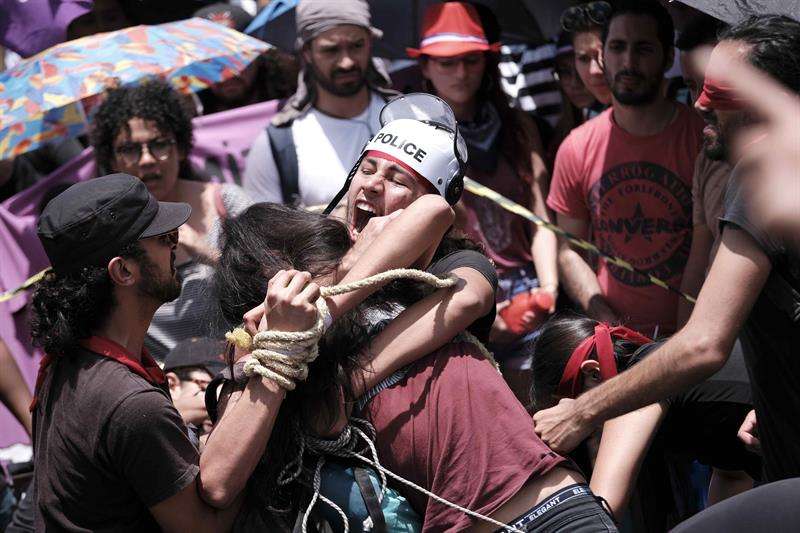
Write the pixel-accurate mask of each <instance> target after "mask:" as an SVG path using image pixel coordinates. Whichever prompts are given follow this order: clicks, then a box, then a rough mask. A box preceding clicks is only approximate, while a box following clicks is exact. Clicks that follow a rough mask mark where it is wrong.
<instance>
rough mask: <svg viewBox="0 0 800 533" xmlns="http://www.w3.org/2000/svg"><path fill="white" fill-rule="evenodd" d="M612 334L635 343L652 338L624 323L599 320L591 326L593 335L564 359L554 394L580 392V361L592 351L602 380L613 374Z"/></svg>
mask: <svg viewBox="0 0 800 533" xmlns="http://www.w3.org/2000/svg"><path fill="white" fill-rule="evenodd" d="M613 338H618V339H625V340H627V341H631V342H635V343H637V344H647V343H650V342H653V341H652V339H649V338H648V337H645V336H644V335H642V334H641V333H638V332H636V331H633V330H632V329H629V328H626V327H625V326H614V327H610V326H609V325H608V324H606V323H605V322H601V323H600V324H597V325H596V326H595V327H594V335H592V336H591V337H587V338H586V339H584V340H583V342H581V343H580V344H579V345H578V347H577V348H575V351H573V352H572V355H571V356H570V357H569V360H568V361H567V365H566V366H565V367H564V373H563V374H562V375H561V382H560V383H559V384H558V395H559V396H561V397H564V398H577V397H578V395H580V393H581V392H583V380H582V378H581V364H583V362H584V361H586V360H587V359H589V356H590V355H592V352H595V351H596V353H597V362H598V363H599V365H600V377H602V378H603V380H604V381H605V380H606V379H609V378H613V377H614V376H616V375H617V362H616V360H615V359H614V341H613V340H612V339H613Z"/></svg>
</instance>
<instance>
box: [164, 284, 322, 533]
mask: <svg viewBox="0 0 800 533" xmlns="http://www.w3.org/2000/svg"><path fill="white" fill-rule="evenodd" d="M318 297H319V287H318V286H317V285H316V284H315V283H312V282H311V276H310V275H309V274H308V273H307V272H297V271H280V272H279V273H278V274H277V275H276V276H274V277H273V278H272V279H271V280H270V282H269V288H268V290H267V295H266V298H265V307H266V309H267V311H266V314H265V318H267V319H268V321H269V323H270V326H269V327H270V329H275V330H281V331H298V330H303V329H307V328H309V327H311V325H313V323H314V321H315V320H316V306H315V305H314V303H313V302H315V301H316V299H317V298H318ZM266 322H267V320H265V321H264V324H262V325H261V329H265V327H266ZM285 394H286V393H285V391H284V390H283V389H282V388H280V387H279V386H278V385H277V384H276V383H274V382H273V381H271V380H268V379H265V378H261V377H253V378H251V379H249V380H248V382H247V385H246V387H245V388H244V390H243V391H240V392H236V393H234V395H232V396H231V398H230V399H229V401H228V405H227V408H226V409H225V412H224V414H223V415H222V417H221V419H220V420H219V421H218V422H217V425H216V427H215V431H214V432H212V433H211V435H210V436H209V438H208V440H207V442H206V445H205V448H204V450H203V454H202V455H201V456H200V474H199V475H198V478H197V482H196V483H195V484H190V485H189V486H188V487H186V488H185V489H184V490H182V491H181V492H179V493H178V494H176V495H175V496H172V497H171V498H168V499H167V500H165V501H163V502H161V503H159V504H157V505H155V506H154V507H152V508H151V509H150V511H151V512H152V513H153V516H154V517H155V519H156V521H157V522H158V524H159V526H161V528H162V529H163V530H164V531H185V530H186V529H187V528H191V529H192V530H194V531H227V530H228V529H230V527H231V526H232V524H233V520H234V519H235V517H236V514H237V513H238V511H239V506H240V505H241V502H242V490H243V489H244V486H245V484H246V482H247V479H248V478H249V476H250V474H251V473H252V471H253V469H254V468H255V466H256V464H257V463H258V460H259V459H260V457H261V455H262V454H263V453H264V449H265V448H266V444H267V441H268V439H269V435H270V433H271V431H272V426H273V424H274V423H275V417H276V416H277V413H278V409H279V408H280V404H281V402H282V401H283V398H284V396H285ZM187 521H188V522H187Z"/></svg>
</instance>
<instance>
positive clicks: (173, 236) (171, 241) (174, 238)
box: [156, 230, 178, 248]
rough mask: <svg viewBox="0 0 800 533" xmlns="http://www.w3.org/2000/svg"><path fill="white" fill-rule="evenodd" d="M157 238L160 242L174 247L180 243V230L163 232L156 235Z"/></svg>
mask: <svg viewBox="0 0 800 533" xmlns="http://www.w3.org/2000/svg"><path fill="white" fill-rule="evenodd" d="M156 239H158V242H159V244H161V245H163V246H169V247H170V248H172V247H173V246H177V245H178V230H175V231H170V232H169V233H162V234H161V235H156Z"/></svg>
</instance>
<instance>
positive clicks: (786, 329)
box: [720, 170, 800, 481]
mask: <svg viewBox="0 0 800 533" xmlns="http://www.w3.org/2000/svg"><path fill="white" fill-rule="evenodd" d="M736 174H737V173H736V170H734V172H733V174H732V176H731V180H730V182H729V184H728V190H727V192H726V195H725V214H724V216H723V217H722V218H721V219H720V221H721V225H722V228H723V232H725V231H745V232H747V234H749V235H750V237H752V238H753V240H754V241H755V242H756V243H757V244H758V246H759V247H760V248H761V250H762V251H763V252H764V254H766V255H767V257H768V258H769V260H770V262H771V264H772V270H771V272H770V276H769V278H768V279H767V282H766V284H765V286H764V289H763V290H762V291H761V294H760V295H759V297H758V299H757V300H756V302H755V304H754V305H753V308H752V310H751V311H750V315H749V316H748V317H747V321H746V322H745V324H744V327H743V328H742V331H741V333H740V338H741V340H742V345H743V348H744V357H745V363H746V365H747V370H748V373H749V374H750V383H751V386H752V390H753V402H754V404H755V408H756V415H757V419H758V432H759V437H760V440H761V447H762V451H763V455H764V474H765V478H766V481H776V480H779V479H784V478H788V477H797V476H800V424H798V421H797V416H798V406H800V319H798V316H797V312H798V306H800V257H799V256H798V255H797V252H796V251H793V250H794V248H793V247H792V246H791V245H790V243H788V242H784V241H782V240H780V239H776V238H774V237H773V236H770V235H768V234H767V233H766V232H765V231H764V230H763V229H762V228H761V227H759V226H758V225H757V224H756V223H755V222H754V221H753V220H752V219H751V218H750V217H749V215H748V213H747V201H748V198H747V194H746V191H745V190H744V189H743V187H742V184H741V183H740V180H739V179H737V176H736Z"/></svg>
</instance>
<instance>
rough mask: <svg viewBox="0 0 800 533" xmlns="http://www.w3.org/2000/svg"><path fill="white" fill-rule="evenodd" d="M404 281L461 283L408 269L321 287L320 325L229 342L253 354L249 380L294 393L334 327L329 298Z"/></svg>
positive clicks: (232, 335) (238, 334) (239, 335)
mask: <svg viewBox="0 0 800 533" xmlns="http://www.w3.org/2000/svg"><path fill="white" fill-rule="evenodd" d="M401 278H402V279H412V280H416V281H420V282H422V283H427V284H428V285H431V286H433V287H435V288H437V289H444V288H450V287H453V286H455V284H456V282H457V281H458V278H456V277H455V276H453V275H450V276H448V277H446V278H440V277H437V276H434V275H433V274H429V273H428V272H423V271H421V270H414V269H408V268H401V269H395V270H389V271H387V272H382V273H380V274H376V275H374V276H370V277H368V278H365V279H362V280H360V281H355V282H353V283H347V284H343V285H334V286H332V287H321V288H320V297H319V298H318V299H317V301H316V306H317V319H316V322H315V323H314V325H313V326H312V327H311V328H309V329H307V330H305V331H273V330H267V331H260V332H258V333H256V334H255V335H254V336H251V335H250V334H249V333H248V332H247V331H246V330H245V329H244V328H236V329H234V330H233V331H229V332H228V333H226V334H225V338H226V339H227V340H228V341H229V342H231V343H232V344H234V345H236V346H238V347H239V348H241V349H242V350H245V351H247V352H250V355H249V356H248V357H247V358H246V360H245V362H244V368H243V370H244V374H245V375H246V376H247V377H252V376H254V375H259V376H261V377H264V378H267V379H271V380H273V381H274V382H275V383H277V384H278V385H279V386H280V387H282V388H284V389H286V390H287V391H291V390H294V389H295V387H296V386H297V385H296V382H297V381H305V379H306V378H307V377H308V364H309V363H311V362H313V361H314V360H315V359H316V358H317V356H318V355H319V347H318V343H319V340H320V338H322V335H323V334H324V333H325V330H326V329H327V328H328V327H330V325H331V323H332V318H331V313H330V311H329V310H328V305H327V303H326V302H325V298H329V297H331V296H337V295H339V294H345V293H348V292H353V291H357V290H360V289H364V288H368V287H375V286H377V285H381V284H384V283H387V282H389V281H394V280H396V279H401Z"/></svg>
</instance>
